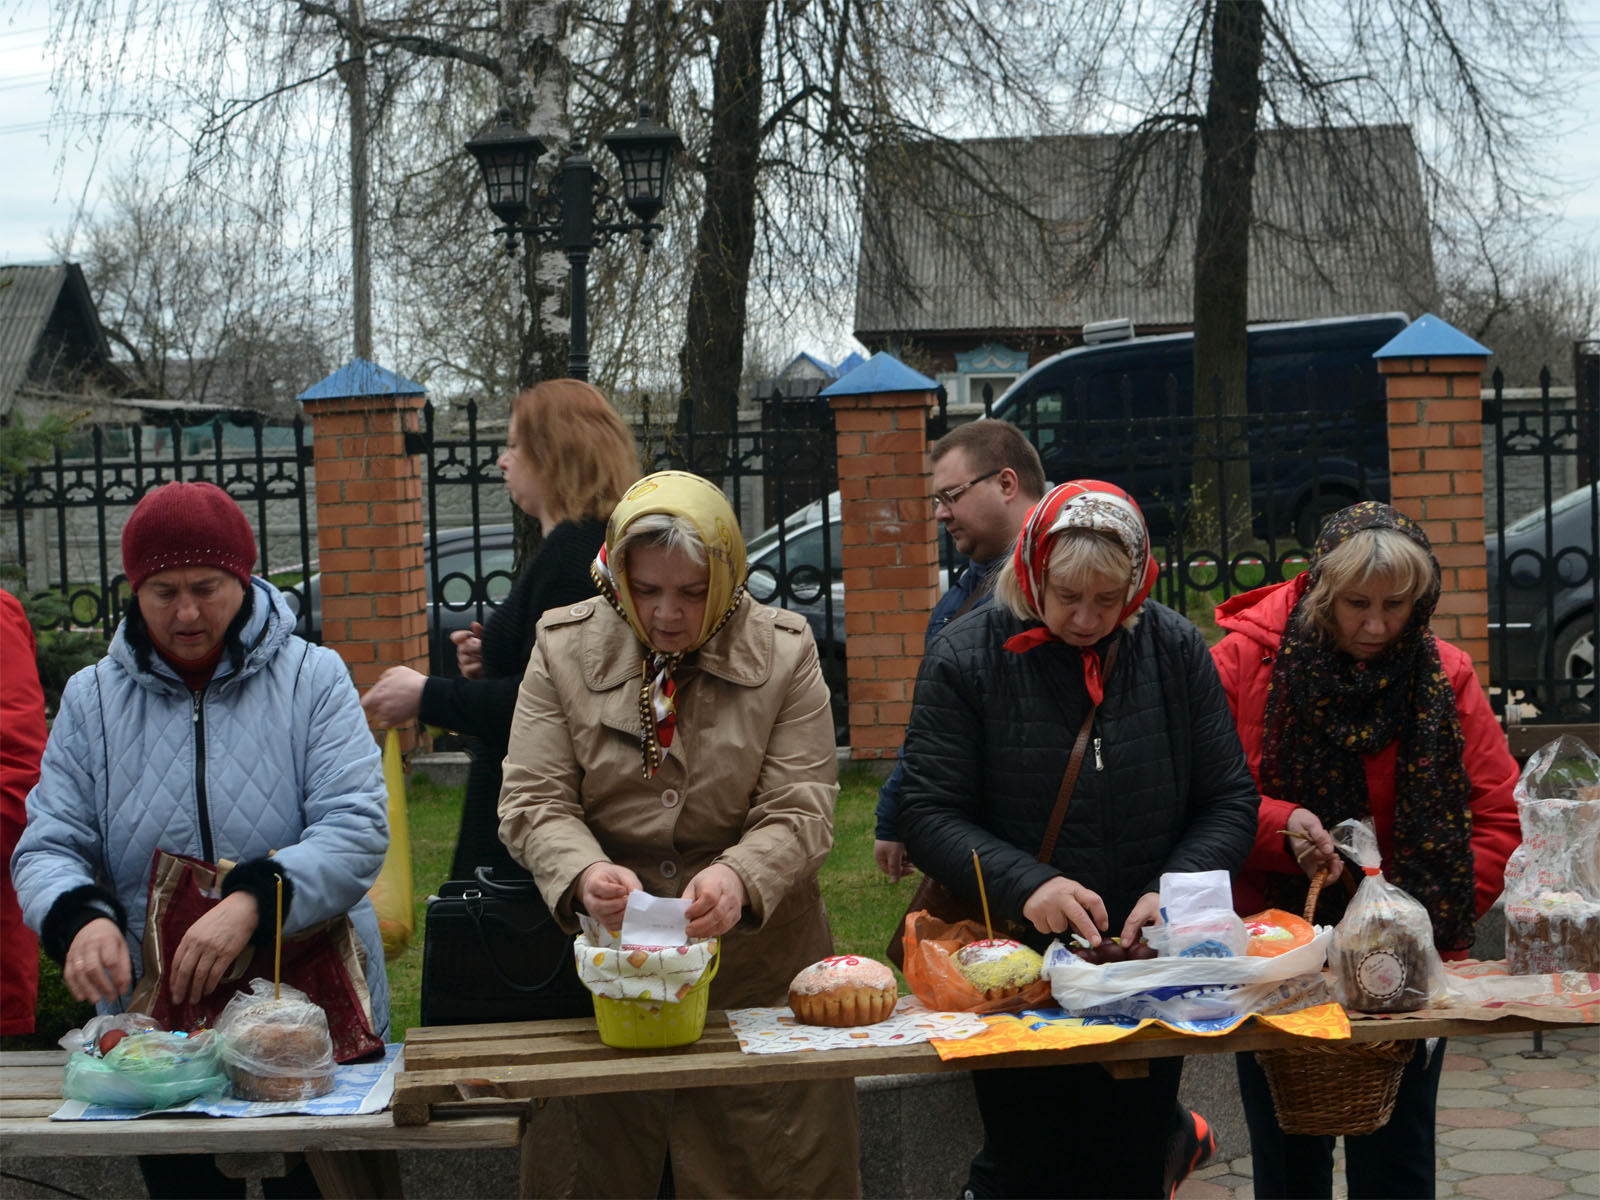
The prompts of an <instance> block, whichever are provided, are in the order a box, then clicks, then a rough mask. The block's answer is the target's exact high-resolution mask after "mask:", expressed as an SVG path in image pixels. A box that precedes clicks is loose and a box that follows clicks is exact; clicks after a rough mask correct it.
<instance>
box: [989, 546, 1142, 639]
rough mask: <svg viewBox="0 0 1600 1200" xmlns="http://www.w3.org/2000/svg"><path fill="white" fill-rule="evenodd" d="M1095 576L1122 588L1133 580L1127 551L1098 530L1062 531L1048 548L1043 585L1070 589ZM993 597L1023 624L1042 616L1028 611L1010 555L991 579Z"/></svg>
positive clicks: (1131, 561)
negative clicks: (1117, 583)
mask: <svg viewBox="0 0 1600 1200" xmlns="http://www.w3.org/2000/svg"><path fill="white" fill-rule="evenodd" d="M1095 575H1104V576H1105V577H1106V578H1108V579H1119V580H1121V581H1122V583H1123V585H1124V587H1126V586H1127V582H1128V580H1130V579H1131V578H1132V577H1133V559H1132V558H1131V557H1129V555H1128V548H1127V547H1126V546H1124V545H1123V544H1122V542H1121V541H1120V540H1119V539H1118V538H1116V537H1114V536H1112V535H1111V534H1109V533H1102V532H1101V531H1100V530H1098V529H1066V530H1063V531H1062V532H1061V533H1060V534H1059V535H1057V537H1056V540H1055V544H1054V545H1052V546H1051V547H1050V558H1049V560H1048V561H1047V562H1046V563H1045V567H1044V577H1045V582H1046V583H1049V584H1054V585H1055V586H1057V587H1070V586H1071V585H1073V584H1079V583H1083V582H1085V581H1086V580H1088V579H1090V578H1091V577H1093V576H1095ZM994 597H995V599H996V600H998V601H999V602H1000V603H1001V604H1004V605H1005V606H1006V608H1007V609H1008V610H1009V611H1010V612H1011V615H1012V616H1014V617H1018V618H1020V619H1022V620H1024V621H1037V620H1039V619H1041V618H1042V617H1043V615H1044V614H1043V613H1042V612H1037V613H1036V612H1034V611H1033V610H1032V609H1030V608H1029V607H1028V601H1027V600H1026V598H1024V596H1023V594H1022V585H1021V584H1020V583H1018V582H1017V568H1016V560H1015V558H1014V557H1013V556H1012V555H1009V554H1008V555H1007V556H1006V561H1005V563H1004V564H1003V565H1002V566H1001V568H1000V574H999V575H998V576H997V577H996V578H995V581H994ZM1040 603H1041V604H1042V603H1043V597H1040Z"/></svg>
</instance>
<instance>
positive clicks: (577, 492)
mask: <svg viewBox="0 0 1600 1200" xmlns="http://www.w3.org/2000/svg"><path fill="white" fill-rule="evenodd" d="M511 431H512V433H513V435H514V436H515V437H516V440H517V449H516V453H518V454H520V455H522V456H523V457H524V458H526V459H527V460H528V461H529V462H530V463H532V464H533V467H534V469H535V470H536V471H538V473H539V479H540V482H541V484H542V485H543V491H544V495H545V503H546V504H547V505H548V506H549V510H550V516H551V517H553V518H554V519H555V520H557V521H566V520H578V521H581V520H595V521H603V520H605V519H606V518H607V517H609V516H610V515H611V510H612V509H613V508H615V507H616V506H617V501H618V500H620V499H622V493H623V492H625V491H627V490H628V489H629V488H630V487H632V486H633V485H634V483H635V482H637V480H638V478H639V474H640V471H639V449H638V447H637V446H636V445H635V444H634V440H633V433H632V431H631V430H629V428H628V426H627V425H626V424H625V423H624V422H623V420H622V418H621V417H619V416H618V415H617V411H616V409H614V408H612V407H611V405H610V403H609V402H607V400H606V398H605V397H604V396H602V395H601V394H600V393H599V392H598V391H597V390H596V389H594V388H593V387H590V386H589V385H588V384H587V383H584V382H583V381H582V380H578V379H549V380H546V381H545V382H544V383H540V384H536V385H535V386H533V387H531V388H526V389H524V390H523V391H521V392H519V393H518V394H517V398H516V399H515V400H513V401H512V402H511Z"/></svg>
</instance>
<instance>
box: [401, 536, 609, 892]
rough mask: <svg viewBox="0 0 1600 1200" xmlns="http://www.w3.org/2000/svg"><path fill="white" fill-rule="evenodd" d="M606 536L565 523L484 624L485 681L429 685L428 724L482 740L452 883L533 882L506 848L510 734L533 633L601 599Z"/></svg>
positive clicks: (443, 680) (455, 678)
mask: <svg viewBox="0 0 1600 1200" xmlns="http://www.w3.org/2000/svg"><path fill="white" fill-rule="evenodd" d="M605 537H606V524H605V522H604V521H562V522H561V523H560V524H559V525H557V526H556V527H555V528H554V529H552V530H551V531H550V533H549V535H548V536H547V537H546V538H545V539H544V542H543V544H541V545H540V547H539V550H538V553H536V554H535V555H534V556H533V558H532V559H530V560H529V562H528V565H527V566H526V567H524V568H523V571H522V574H521V575H520V576H518V577H517V582H516V585H515V586H514V587H513V588H512V589H511V592H510V594H509V595H507V596H506V598H505V600H503V601H502V602H501V604H500V606H499V607H498V608H496V609H495V611H494V613H493V614H492V615H491V616H490V617H489V619H488V621H486V622H485V623H484V627H483V678H482V679H463V678H462V677H461V676H459V675H452V676H434V677H432V678H430V679H429V680H428V682H427V683H426V684H424V685H423V689H422V704H421V706H420V710H419V715H420V716H421V718H422V720H423V721H424V722H425V723H426V724H429V725H438V726H441V727H443V728H445V729H453V730H455V731H456V732H458V733H464V734H469V735H470V736H472V737H473V738H475V739H477V741H476V743H475V744H474V745H473V747H472V766H471V768H470V770H469V771H468V773H467V790H466V799H465V801H464V802H463V804H462V808H461V833H460V836H459V837H458V838H457V840H456V853H455V860H454V862H453V863H452V865H451V868H450V877H451V878H452V879H471V878H472V873H473V870H474V869H475V868H477V867H480V866H487V867H493V868H494V872H495V875H496V876H498V877H500V878H508V877H514V878H517V879H528V878H530V876H529V875H528V872H527V870H526V869H525V868H524V867H523V866H522V865H521V864H520V863H518V862H517V861H516V860H515V859H513V858H512V857H511V855H510V854H509V853H507V851H506V848H505V846H504V845H502V844H501V842H500V832H499V831H500V817H499V813H498V808H499V804H500V763H501V761H502V760H503V759H504V758H505V756H506V741H507V740H508V739H509V738H510V736H511V717H512V714H514V713H515V712H516V708H517V692H518V690H519V689H520V688H521V687H522V676H523V674H524V673H525V672H526V671H527V669H528V658H529V656H530V655H531V654H532V653H533V640H534V627H535V626H536V625H537V624H538V623H539V618H540V617H541V616H543V615H544V614H545V612H546V611H547V610H549V609H552V608H561V607H563V606H565V605H568V604H576V603H577V602H578V601H580V600H587V599H589V598H590V597H592V596H593V595H594V594H595V592H596V590H597V589H596V588H595V585H594V580H593V579H592V578H590V576H589V564H590V563H592V562H593V561H594V557H595V555H596V554H598V553H599V552H600V546H601V544H602V543H603V542H604V541H605Z"/></svg>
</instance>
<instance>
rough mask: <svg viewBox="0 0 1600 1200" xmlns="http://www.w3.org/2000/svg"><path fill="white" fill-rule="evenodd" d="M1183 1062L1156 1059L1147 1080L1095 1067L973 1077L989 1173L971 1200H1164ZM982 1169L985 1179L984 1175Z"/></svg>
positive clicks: (974, 1180) (976, 1180) (979, 1178)
mask: <svg viewBox="0 0 1600 1200" xmlns="http://www.w3.org/2000/svg"><path fill="white" fill-rule="evenodd" d="M1182 1074H1183V1059H1181V1058H1154V1059H1151V1060H1150V1074H1149V1075H1148V1076H1146V1077H1145V1078H1143V1079H1113V1078H1111V1076H1109V1075H1107V1074H1106V1072H1105V1070H1104V1069H1103V1068H1101V1067H1099V1066H1097V1065H1094V1064H1087V1065H1084V1066H1074V1067H1016V1068H1004V1069H1000V1070H991V1071H974V1072H973V1073H972V1086H973V1090H974V1091H975V1092H976V1093H977V1098H978V1112H979V1114H980V1115H981V1116H982V1117H983V1131H984V1139H985V1144H984V1153H982V1154H980V1155H979V1159H983V1158H985V1157H987V1158H988V1159H989V1160H990V1161H989V1162H987V1163H981V1164H980V1163H979V1162H978V1161H975V1162H974V1168H975V1170H974V1174H973V1176H972V1177H971V1179H970V1183H971V1185H972V1187H973V1191H974V1194H976V1195H980V1196H981V1195H984V1194H986V1193H985V1191H980V1190H979V1189H980V1188H988V1187H994V1188H996V1189H997V1191H996V1192H988V1193H987V1194H991V1195H993V1194H998V1195H1002V1196H1052V1197H1056V1196H1059V1197H1065V1196H1099V1197H1113V1196H1163V1195H1165V1194H1166V1189H1165V1187H1164V1183H1165V1175H1166V1166H1167V1144H1168V1138H1169V1135H1170V1134H1171V1131H1172V1123H1173V1113H1174V1111H1175V1110H1176V1106H1177V1102H1178V1081H1179V1078H1180V1077H1181V1076H1182ZM980 1167H981V1168H982V1170H981V1171H980V1170H979V1168H980Z"/></svg>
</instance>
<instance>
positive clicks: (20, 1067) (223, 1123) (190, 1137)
mask: <svg viewBox="0 0 1600 1200" xmlns="http://www.w3.org/2000/svg"><path fill="white" fill-rule="evenodd" d="M65 1059H66V1052H65V1051H60V1050H43V1051H24V1052H18V1051H8V1052H4V1053H0V1158H10V1157H11V1156H12V1155H14V1154H26V1155H39V1156H48V1157H60V1156H68V1157H77V1156H110V1155H131V1154H216V1155H218V1156H219V1161H218V1165H219V1167H221V1169H222V1170H223V1172H224V1173H226V1174H232V1175H257V1174H266V1175H274V1174H282V1173H283V1170H284V1169H285V1168H286V1167H288V1166H292V1165H293V1159H292V1158H290V1159H289V1160H288V1161H285V1156H291V1155H299V1154H303V1155H305V1158H306V1161H307V1162H308V1163H310V1165H311V1169H312V1171H313V1172H315V1174H316V1177H317V1183H318V1185H319V1186H320V1187H321V1189H322V1194H323V1195H324V1196H327V1197H330V1200H331V1198H332V1197H346V1196H348V1197H356V1196H381V1197H398V1196H400V1195H401V1189H400V1165H399V1156H398V1152H399V1151H401V1150H478V1149H516V1148H517V1147H518V1146H519V1145H520V1144H521V1141H522V1132H523V1129H524V1127H525V1126H526V1123H527V1107H528V1106H527V1105H526V1103H522V1102H518V1103H509V1104H508V1103H502V1104H500V1105H499V1106H498V1107H495V1108H488V1107H486V1106H482V1105H480V1106H479V1107H478V1108H476V1109H474V1110H471V1111H468V1112H459V1113H454V1114H451V1113H442V1114H440V1116H439V1119H437V1120H435V1121H434V1122H433V1123H432V1124H429V1125H421V1126H397V1125H396V1124H395V1122H394V1120H393V1118H392V1117H391V1115H390V1114H389V1113H388V1112H377V1113H369V1114H367V1115H364V1116H349V1117H317V1116H310V1115H308V1114H290V1115H286V1116H280V1117H205V1116H188V1115H185V1116H172V1117H141V1118H139V1119H137V1120H132V1121H51V1120H49V1119H48V1118H49V1115H50V1114H51V1113H53V1112H54V1111H55V1110H56V1109H58V1108H60V1107H61V1072H62V1064H63V1062H64V1061H65Z"/></svg>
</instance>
